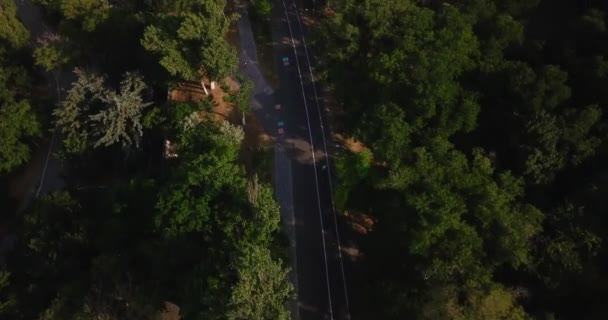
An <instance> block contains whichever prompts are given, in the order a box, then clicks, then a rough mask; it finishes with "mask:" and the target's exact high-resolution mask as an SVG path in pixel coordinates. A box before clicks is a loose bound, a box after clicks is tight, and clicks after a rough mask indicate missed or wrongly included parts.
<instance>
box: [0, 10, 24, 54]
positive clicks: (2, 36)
mask: <svg viewBox="0 0 608 320" xmlns="http://www.w3.org/2000/svg"><path fill="white" fill-rule="evenodd" d="M29 38H30V33H29V31H28V30H27V28H26V27H25V26H24V25H23V24H22V23H21V22H20V21H19V19H18V18H17V6H16V5H15V0H0V40H4V41H6V42H8V43H9V45H11V46H12V47H15V48H20V47H23V46H25V45H26V44H27V42H28V40H29Z"/></svg>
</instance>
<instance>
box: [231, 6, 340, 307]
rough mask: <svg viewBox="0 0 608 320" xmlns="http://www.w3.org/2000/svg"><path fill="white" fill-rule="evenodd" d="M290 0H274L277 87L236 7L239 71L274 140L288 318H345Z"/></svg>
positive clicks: (322, 150) (326, 184) (326, 177)
mask: <svg viewBox="0 0 608 320" xmlns="http://www.w3.org/2000/svg"><path fill="white" fill-rule="evenodd" d="M296 5H297V3H296V2H295V1H294V0H274V1H273V13H272V19H271V21H272V33H273V39H274V42H275V43H276V44H277V45H275V63H276V64H277V68H278V73H279V87H278V88H276V91H275V90H272V89H271V87H270V86H269V85H268V83H267V82H266V81H265V79H264V78H263V76H262V75H261V72H260V71H259V65H258V61H257V55H256V53H255V43H254V40H253V36H252V34H251V27H250V24H249V19H248V16H247V12H246V11H245V9H244V8H243V7H239V14H240V15H241V19H240V20H239V22H238V24H239V35H240V47H241V57H240V58H241V67H240V68H241V70H240V71H241V73H242V74H245V75H247V76H248V77H250V78H251V79H252V80H253V82H254V99H253V101H252V105H253V109H254V111H255V112H256V114H257V116H258V118H259V119H260V120H262V123H263V124H264V126H265V127H266V129H267V130H268V131H269V132H270V133H271V134H272V135H273V138H274V140H275V142H276V144H275V146H276V147H275V159H274V179H275V190H276V195H277V200H278V202H279V204H280V205H281V214H282V217H283V224H284V230H285V231H286V233H287V234H288V237H289V238H290V241H291V258H292V268H293V269H294V270H293V273H292V281H293V282H294V283H295V284H296V285H297V301H295V302H294V304H293V305H292V313H293V315H294V318H295V319H350V312H349V306H348V280H347V278H348V277H345V276H344V274H345V268H344V266H345V264H346V263H347V261H342V260H343V259H342V257H341V256H340V253H339V240H340V239H339V237H338V234H339V229H340V223H339V219H338V218H337V216H336V215H335V211H334V208H333V204H332V198H331V185H330V184H331V181H330V174H331V172H330V170H331V166H328V165H327V161H328V159H327V157H326V149H328V148H331V147H332V146H333V145H334V144H333V143H332V142H330V141H329V140H327V141H326V138H328V137H329V132H323V130H324V127H323V123H324V122H325V121H324V120H323V119H324V114H323V107H322V101H320V99H318V97H317V96H318V92H317V91H318V88H316V87H315V84H314V83H313V81H312V72H311V70H310V69H309V64H311V63H312V61H313V59H312V57H311V56H310V55H309V54H310V52H309V51H308V50H307V48H306V47H305V46H304V44H305V39H304V35H305V31H306V30H304V28H303V26H302V25H301V23H300V18H301V17H300V16H299V12H298V8H297V7H296ZM300 9H301V7H300ZM277 105H278V106H277ZM281 129H282V131H281ZM293 262H295V263H293ZM346 271H347V270H346ZM346 274H347V275H348V272H346ZM345 278H346V279H345Z"/></svg>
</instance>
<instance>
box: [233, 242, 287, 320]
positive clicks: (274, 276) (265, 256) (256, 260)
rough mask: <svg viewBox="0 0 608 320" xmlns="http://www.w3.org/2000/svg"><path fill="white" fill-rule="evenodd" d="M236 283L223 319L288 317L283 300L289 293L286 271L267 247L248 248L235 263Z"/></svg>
mask: <svg viewBox="0 0 608 320" xmlns="http://www.w3.org/2000/svg"><path fill="white" fill-rule="evenodd" d="M236 269H237V278H238V280H237V283H236V286H235V287H234V288H233V289H232V293H231V297H230V302H229V304H228V312H227V314H226V317H227V319H234V320H244V319H280V320H287V319H291V317H290V314H289V311H288V310H287V308H286V306H285V302H286V300H287V299H289V298H290V297H291V295H292V292H293V287H292V286H291V284H290V283H289V282H288V280H287V272H288V270H287V269H285V268H283V266H282V265H281V263H280V262H278V261H276V260H273V259H272V257H271V254H270V250H268V249H267V248H264V247H255V246H254V247H248V248H247V250H246V251H245V252H243V253H241V257H240V259H239V261H238V262H237V267H236Z"/></svg>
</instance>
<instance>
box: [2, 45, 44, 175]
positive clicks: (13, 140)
mask: <svg viewBox="0 0 608 320" xmlns="http://www.w3.org/2000/svg"><path fill="white" fill-rule="evenodd" d="M7 62H8V61H7V59H6V58H5V57H4V55H3V54H2V52H1V51H0V139H1V140H2V141H1V142H0V173H5V172H9V171H11V170H13V169H14V168H16V167H18V166H20V165H22V164H24V163H26V162H27V161H28V160H29V159H30V153H31V151H30V143H31V142H33V141H34V139H35V138H37V137H39V136H40V133H41V124H40V120H39V118H38V116H37V114H36V113H35V112H34V109H33V108H32V106H31V103H30V101H29V100H28V99H27V97H28V96H29V93H28V92H29V81H30V80H29V77H28V74H27V72H26V70H25V69H24V68H22V67H20V66H17V65H10V64H7Z"/></svg>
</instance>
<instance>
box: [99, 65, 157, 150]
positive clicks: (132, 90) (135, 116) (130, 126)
mask: <svg viewBox="0 0 608 320" xmlns="http://www.w3.org/2000/svg"><path fill="white" fill-rule="evenodd" d="M146 88H147V86H146V84H145V83H144V81H143V79H142V78H141V77H140V76H139V75H137V74H132V73H129V72H127V73H125V75H124V80H122V82H121V83H120V92H119V93H116V92H113V91H110V92H108V93H107V95H106V96H105V97H102V101H103V102H104V103H105V104H106V108H105V109H104V110H101V111H100V112H99V113H97V114H94V115H91V116H90V118H89V119H90V120H91V122H92V123H91V126H92V128H93V130H94V132H95V133H96V134H95V135H96V136H98V137H99V138H98V140H97V142H96V143H95V145H94V147H98V146H101V145H103V146H106V147H107V146H110V145H113V144H115V143H118V142H120V143H121V144H122V145H123V146H129V145H135V146H136V147H137V146H139V139H140V137H141V136H142V135H143V131H142V124H141V116H142V113H143V110H144V109H145V108H146V107H148V106H150V105H151V104H152V103H151V102H143V99H142V97H141V96H142V92H143V91H144V90H146Z"/></svg>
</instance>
